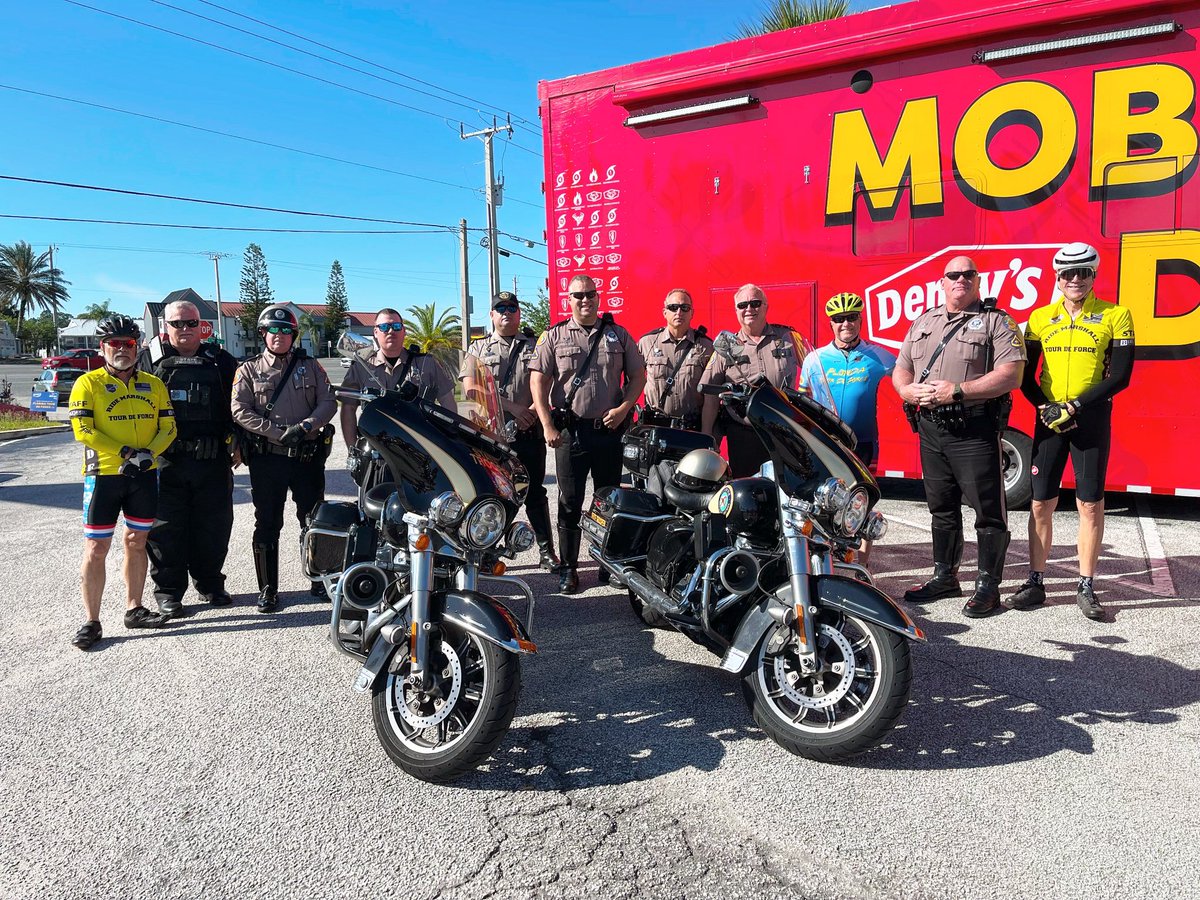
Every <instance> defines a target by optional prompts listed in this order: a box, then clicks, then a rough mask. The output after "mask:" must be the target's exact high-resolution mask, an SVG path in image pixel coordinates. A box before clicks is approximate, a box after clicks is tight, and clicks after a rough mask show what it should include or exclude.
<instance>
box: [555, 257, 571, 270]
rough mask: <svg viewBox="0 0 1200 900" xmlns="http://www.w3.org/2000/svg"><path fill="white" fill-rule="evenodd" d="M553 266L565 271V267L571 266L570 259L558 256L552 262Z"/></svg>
mask: <svg viewBox="0 0 1200 900" xmlns="http://www.w3.org/2000/svg"><path fill="white" fill-rule="evenodd" d="M554 264H555V265H556V266H558V267H559V268H560V269H565V268H566V267H567V266H569V265H570V264H571V257H569V256H560V257H559V258H558V259H556V260H555V261H554Z"/></svg>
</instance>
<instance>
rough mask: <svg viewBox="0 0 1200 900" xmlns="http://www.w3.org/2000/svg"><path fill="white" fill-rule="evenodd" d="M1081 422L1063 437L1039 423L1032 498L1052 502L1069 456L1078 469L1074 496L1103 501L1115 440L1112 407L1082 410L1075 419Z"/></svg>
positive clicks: (1109, 405) (1091, 500)
mask: <svg viewBox="0 0 1200 900" xmlns="http://www.w3.org/2000/svg"><path fill="white" fill-rule="evenodd" d="M1075 421H1076V422H1077V423H1078V424H1077V425H1076V427H1075V428H1072V429H1071V430H1070V431H1064V432H1062V433H1061V434H1060V433H1058V432H1056V431H1052V430H1051V429H1049V428H1047V427H1046V426H1045V425H1043V424H1042V423H1041V421H1040V420H1039V421H1038V422H1037V423H1036V425H1035V426H1034V429H1033V466H1032V467H1031V469H1030V474H1031V475H1032V481H1033V499H1034V500H1050V499H1051V498H1054V497H1057V496H1058V491H1059V488H1061V487H1062V477H1063V471H1064V470H1065V469H1066V467H1067V455H1068V454H1070V457H1071V468H1073V469H1074V470H1075V496H1076V498H1077V499H1079V500H1082V501H1084V502H1085V503H1095V502H1096V501H1098V500H1103V499H1104V479H1105V477H1106V476H1107V474H1108V449H1109V444H1110V442H1111V439H1112V404H1111V403H1104V404H1102V405H1101V406H1100V407H1099V408H1093V409H1087V408H1085V409H1083V410H1081V411H1080V412H1079V414H1078V415H1077V416H1076V417H1075Z"/></svg>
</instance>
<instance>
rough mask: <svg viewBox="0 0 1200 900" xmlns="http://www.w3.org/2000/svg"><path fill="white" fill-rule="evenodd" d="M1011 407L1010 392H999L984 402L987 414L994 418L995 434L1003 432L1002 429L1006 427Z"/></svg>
mask: <svg viewBox="0 0 1200 900" xmlns="http://www.w3.org/2000/svg"><path fill="white" fill-rule="evenodd" d="M1012 407H1013V399H1012V394H1001V395H1000V396H999V397H993V398H992V399H991V400H988V401H987V402H986V403H985V404H984V408H985V409H986V410H987V411H988V415H990V416H991V417H992V418H993V419H995V420H996V433H997V434H1004V429H1006V428H1008V417H1009V415H1010V414H1011V413H1012Z"/></svg>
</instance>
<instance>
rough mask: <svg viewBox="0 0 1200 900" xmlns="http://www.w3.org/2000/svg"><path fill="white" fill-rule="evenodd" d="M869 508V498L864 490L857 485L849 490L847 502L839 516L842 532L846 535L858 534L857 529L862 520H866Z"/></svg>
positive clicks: (860, 526) (861, 524)
mask: <svg viewBox="0 0 1200 900" xmlns="http://www.w3.org/2000/svg"><path fill="white" fill-rule="evenodd" d="M870 509H871V498H870V497H868V496H867V492H866V490H864V489H863V488H860V487H859V488H855V489H854V490H853V491H851V492H850V498H849V502H847V503H846V507H845V508H844V509H843V510H842V514H841V516H839V518H840V520H841V521H840V522H839V524H840V525H841V529H842V533H843V534H845V535H846V537H854V535H856V534H858V529H860V528H862V526H863V522H865V521H867V513H868V512H869V511H870Z"/></svg>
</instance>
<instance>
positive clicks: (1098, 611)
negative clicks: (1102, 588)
mask: <svg viewBox="0 0 1200 900" xmlns="http://www.w3.org/2000/svg"><path fill="white" fill-rule="evenodd" d="M1075 602H1076V603H1077V604H1079V608H1080V609H1081V610H1083V614H1084V615H1085V616H1087V617H1088V618H1089V619H1091V620H1092V621H1093V622H1103V621H1104V607H1103V606H1101V605H1100V601H1099V600H1097V599H1096V592H1095V591H1093V590H1092V589H1091V588H1090V587H1081V588H1080V589H1079V590H1078V591H1076V592H1075Z"/></svg>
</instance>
